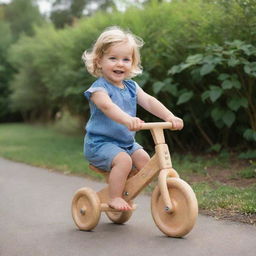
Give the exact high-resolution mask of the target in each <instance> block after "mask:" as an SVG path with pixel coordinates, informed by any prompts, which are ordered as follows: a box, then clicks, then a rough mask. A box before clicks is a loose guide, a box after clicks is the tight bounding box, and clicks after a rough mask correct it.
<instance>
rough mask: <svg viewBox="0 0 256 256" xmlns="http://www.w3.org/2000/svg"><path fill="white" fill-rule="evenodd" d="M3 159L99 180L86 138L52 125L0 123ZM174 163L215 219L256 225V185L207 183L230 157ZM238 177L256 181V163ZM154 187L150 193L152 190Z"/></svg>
mask: <svg viewBox="0 0 256 256" xmlns="http://www.w3.org/2000/svg"><path fill="white" fill-rule="evenodd" d="M0 156H2V157H4V158H7V159H11V160H14V161H19V162H24V163H27V164H31V165H35V166H40V167H44V168H48V169H54V170H58V171H62V172H64V173H74V174H84V175H87V176H90V177H93V178H96V179H100V176H99V175H98V174H96V173H94V172H92V171H91V170H89V169H88V167H87V166H88V164H87V162H86V160H85V159H84V156H83V135H82V134H81V136H77V135H70V134H69V135H68V134H64V133H62V132H60V131H59V130H57V129H56V127H55V128H54V127H53V126H51V127H50V126H48V127H46V126H40V125H27V124H1V125H0ZM172 161H173V165H174V166H175V169H176V170H178V172H179V174H180V176H181V177H182V178H183V179H184V180H186V181H187V182H188V183H190V184H191V185H192V187H193V189H194V191H195V193H196V196H197V199H198V203H199V208H200V209H201V210H202V211H207V213H210V214H211V215H215V216H220V215H223V212H224V213H225V216H231V217H232V216H233V217H234V216H236V217H235V218H233V219H239V220H240V219H241V218H237V216H238V215H239V216H240V217H241V216H247V217H248V216H249V218H247V219H248V221H246V222H249V223H254V224H255V223H256V184H250V185H249V186H246V187H237V186H231V185H227V184H223V183H220V182H218V181H217V180H210V181H209V180H208V176H209V174H210V173H211V172H212V171H213V170H214V168H215V166H218V168H217V169H219V171H221V172H223V170H224V169H225V168H226V169H227V168H229V165H231V164H232V163H231V160H230V159H229V157H228V156H227V154H223V155H220V156H215V157H208V156H193V155H191V154H187V155H185V156H182V155H177V154H174V155H173V156H172ZM233 176H234V175H233ZM191 177H192V178H193V179H192V178H191ZM195 177H197V179H195ZM235 178H236V179H252V178H255V162H253V164H251V165H250V166H248V167H246V168H245V167H244V166H242V167H241V168H240V169H239V168H238V169H237V170H236V172H235ZM231 179H234V177H231ZM154 184H155V183H153V184H151V185H150V186H149V187H148V188H147V191H149V190H150V191H151V190H152V188H153V186H154Z"/></svg>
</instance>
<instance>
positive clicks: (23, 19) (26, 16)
mask: <svg viewBox="0 0 256 256" xmlns="http://www.w3.org/2000/svg"><path fill="white" fill-rule="evenodd" d="M4 12H5V20H6V21H7V22H8V23H9V24H10V28H11V31H12V34H13V36H14V39H18V38H19V36H20V34H21V33H25V34H27V35H33V26H34V25H40V24H42V23H43V17H42V16H41V14H40V12H39V9H38V6H37V5H36V2H35V1H34V0H13V1H12V2H11V3H10V4H8V5H6V7H5V10H4Z"/></svg>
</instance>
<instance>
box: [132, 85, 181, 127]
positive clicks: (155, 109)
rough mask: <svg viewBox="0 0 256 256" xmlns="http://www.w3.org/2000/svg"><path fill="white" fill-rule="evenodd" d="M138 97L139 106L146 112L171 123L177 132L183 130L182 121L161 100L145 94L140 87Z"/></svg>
mask: <svg viewBox="0 0 256 256" xmlns="http://www.w3.org/2000/svg"><path fill="white" fill-rule="evenodd" d="M137 95H138V104H139V105H140V106H141V107H143V108H144V109H145V110H147V111H148V112H150V113H151V114H153V115H155V116H157V117H159V118H161V119H162V120H164V121H166V122H171V123H172V124H173V128H174V129H176V130H181V129H182V128H183V121H182V119H180V118H178V117H176V116H175V115H174V114H173V113H172V112H171V111H170V110H168V109H167V108H166V107H165V106H164V105H163V104H162V103H161V102H160V101H159V100H157V99H156V98H154V97H153V96H151V95H149V94H147V93H146V92H144V91H143V90H142V89H141V88H140V87H138V94H137Z"/></svg>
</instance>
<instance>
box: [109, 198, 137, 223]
mask: <svg viewBox="0 0 256 256" xmlns="http://www.w3.org/2000/svg"><path fill="white" fill-rule="evenodd" d="M131 204H132V203H131ZM132 213H133V211H123V212H121V211H120V212H106V215H107V216H108V218H109V219H110V220H111V221H112V222H113V223H116V224H123V223H125V222H127V221H128V220H129V219H130V218H131V216H132Z"/></svg>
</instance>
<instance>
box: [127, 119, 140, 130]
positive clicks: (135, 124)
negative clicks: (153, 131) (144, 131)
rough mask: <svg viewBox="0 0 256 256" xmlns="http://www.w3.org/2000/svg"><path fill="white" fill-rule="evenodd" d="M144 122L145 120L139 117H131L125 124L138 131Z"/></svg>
mask: <svg viewBox="0 0 256 256" xmlns="http://www.w3.org/2000/svg"><path fill="white" fill-rule="evenodd" d="M143 123H144V121H143V120H141V119H140V118H138V117H130V118H129V119H127V121H126V123H125V126H127V128H128V129H129V130H130V131H138V130H140V129H141V127H142V124H143Z"/></svg>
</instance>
